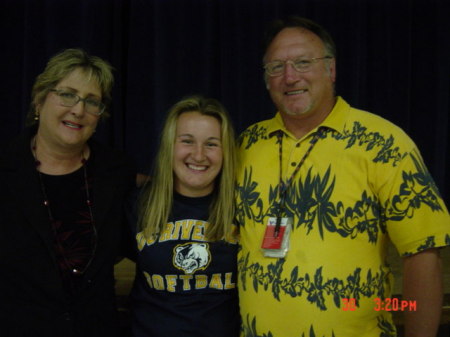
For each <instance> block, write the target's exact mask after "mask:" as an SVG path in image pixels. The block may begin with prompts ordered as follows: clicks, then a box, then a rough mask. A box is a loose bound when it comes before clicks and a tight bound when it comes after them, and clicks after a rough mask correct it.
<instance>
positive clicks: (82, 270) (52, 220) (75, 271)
mask: <svg viewBox="0 0 450 337" xmlns="http://www.w3.org/2000/svg"><path fill="white" fill-rule="evenodd" d="M32 153H33V157H34V162H35V165H36V171H37V172H38V176H39V182H40V187H41V192H42V195H43V197H44V201H43V205H44V206H45V208H46V209H47V214H48V218H49V220H50V224H51V226H52V230H53V234H54V237H55V241H56V245H57V247H58V249H59V251H60V252H61V255H62V257H63V259H64V262H65V264H66V266H68V267H70V268H71V269H72V270H71V272H72V274H73V275H76V276H79V275H83V274H84V273H85V272H86V270H87V268H88V267H89V265H90V264H91V263H92V260H93V259H94V255H95V251H96V249H97V229H96V227H95V224H94V217H93V212H92V205H93V203H92V201H91V198H90V194H89V184H88V176H87V169H86V162H87V161H86V159H85V158H84V149H83V151H82V152H81V164H82V167H83V172H84V187H85V191H86V205H87V207H88V210H89V216H90V223H91V225H92V233H93V235H92V245H91V246H92V254H91V257H90V259H89V261H88V262H87V263H86V265H85V266H84V268H81V267H71V266H70V263H69V261H68V260H67V258H66V256H65V255H64V254H63V252H64V249H63V245H62V243H61V241H60V240H59V239H58V235H57V229H56V227H55V218H54V217H53V214H52V210H51V208H50V201H49V199H48V196H47V191H46V188H45V184H44V180H43V179H42V173H41V171H40V170H39V167H40V166H41V162H40V161H39V160H38V158H37V155H36V137H35V138H34V139H33V146H32Z"/></svg>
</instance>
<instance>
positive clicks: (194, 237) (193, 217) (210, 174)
mask: <svg viewBox="0 0 450 337" xmlns="http://www.w3.org/2000/svg"><path fill="white" fill-rule="evenodd" d="M235 164H236V159H235V144H234V132H233V129H232V125H231V122H230V119H229V117H228V114H227V113H226V111H225V109H224V108H223V106H222V105H221V104H220V103H219V102H217V101H216V100H213V99H206V98H202V97H198V96H194V97H189V98H186V99H184V100H182V101H180V102H178V103H177V104H175V105H174V106H173V107H172V109H171V110H170V111H169V113H168V116H167V119H166V122H165V125H164V128H163V132H162V135H161V143H160V148H159V153H158V155H157V159H156V165H155V167H154V172H153V175H152V178H151V180H150V182H149V183H148V184H147V185H146V186H145V187H144V191H143V193H142V196H141V198H140V204H139V205H140V208H139V221H138V229H137V233H136V240H137V254H138V255H137V274H136V280H135V283H134V287H133V291H132V306H133V326H132V328H133V335H134V336H136V337H144V336H145V337H148V336H152V337H163V336H164V337H166V336H177V337H183V336H186V337H187V336H189V337H192V336H196V337H201V336H205V337H206V336H208V337H210V336H215V337H221V336H223V337H233V336H238V335H239V326H240V321H239V307H238V298H237V292H236V253H237V244H236V233H235V229H234V227H233V225H232V223H233V216H234V205H233V202H234V198H233V196H234V177H235Z"/></svg>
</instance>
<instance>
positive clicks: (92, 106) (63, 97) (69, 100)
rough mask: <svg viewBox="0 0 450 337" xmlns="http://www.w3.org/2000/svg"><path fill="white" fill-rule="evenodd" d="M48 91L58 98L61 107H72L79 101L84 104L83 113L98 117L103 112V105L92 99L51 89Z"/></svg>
mask: <svg viewBox="0 0 450 337" xmlns="http://www.w3.org/2000/svg"><path fill="white" fill-rule="evenodd" d="M50 91H52V92H54V93H55V94H56V95H57V96H58V97H59V100H60V104H61V105H62V106H66V107H72V106H74V105H75V104H77V103H78V102H80V101H81V102H83V103H84V111H86V112H88V113H90V114H93V115H96V116H100V115H101V114H102V113H103V112H104V111H105V107H106V106H105V104H103V103H102V102H101V101H99V100H96V99H94V98H91V97H86V98H81V97H80V96H78V95H77V94H74V93H73V92H70V91H65V90H62V89H52V90H50Z"/></svg>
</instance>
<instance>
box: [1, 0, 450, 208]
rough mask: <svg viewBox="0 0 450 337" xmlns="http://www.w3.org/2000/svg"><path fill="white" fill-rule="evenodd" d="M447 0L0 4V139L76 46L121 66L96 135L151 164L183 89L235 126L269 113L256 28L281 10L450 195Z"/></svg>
mask: <svg viewBox="0 0 450 337" xmlns="http://www.w3.org/2000/svg"><path fill="white" fill-rule="evenodd" d="M447 7H448V3H447V1H446V0H394V1H393V0H334V1H333V0H128V1H126V0H77V1H75V0H0V41H1V44H2V47H1V51H0V64H1V66H0V76H1V79H2V80H1V82H0V102H1V104H2V108H3V109H2V111H1V114H0V140H4V139H8V138H11V137H12V136H14V135H16V134H18V133H19V132H20V130H21V129H22V128H23V125H24V120H25V115H26V113H27V111H28V107H29V100H30V91H31V86H32V84H33V82H34V79H35V77H36V75H38V74H39V73H40V72H41V71H42V70H43V68H44V66H45V64H46V62H47V60H48V59H49V58H50V57H51V56H52V55H54V54H55V53H57V52H59V51H60V50H62V49H64V48H70V47H82V48H84V49H86V50H87V51H88V52H90V53H92V54H95V55H98V56H100V57H103V58H105V59H107V60H108V61H110V62H111V63H112V64H113V66H114V67H115V69H116V72H115V76H116V85H115V87H114V93H113V94H114V95H113V104H112V110H111V113H112V117H111V118H110V119H109V120H108V121H107V122H106V123H104V124H103V125H101V126H100V127H99V128H98V130H97V133H96V135H95V137H96V138H99V139H101V140H102V141H104V142H106V143H108V144H110V145H113V146H115V147H117V148H121V149H124V150H125V151H126V152H128V153H129V154H130V155H131V156H132V157H134V158H135V159H136V162H137V164H138V167H139V169H140V171H142V172H148V170H149V167H150V165H151V162H152V159H153V156H154V154H155V149H156V147H157V139H158V135H159V132H160V126H161V122H162V120H163V115H164V113H165V112H166V110H167V109H168V108H169V107H170V106H171V105H172V104H173V103H174V102H176V101H177V100H179V99H180V98H182V97H183V96H185V95H188V94H193V93H202V94H205V95H207V96H213V97H215V98H217V99H219V100H221V101H222V102H223V103H224V105H225V106H226V107H227V108H228V110H229V111H230V113H231V115H232V117H233V121H234V123H235V127H236V129H237V131H238V132H240V131H242V130H243V129H244V128H245V127H246V126H248V125H249V124H250V123H253V122H255V121H258V120H260V119H266V118H269V117H271V116H272V115H273V113H274V112H275V108H274V107H273V105H272V103H271V101H270V99H269V96H268V94H267V92H266V89H265V87H264V83H263V73H262V68H261V58H262V48H261V40H262V36H263V31H264V29H265V27H266V25H267V23H268V22H269V21H271V20H272V19H274V18H277V17H281V16H285V15H288V14H297V15H302V16H306V17H309V18H311V19H313V20H316V21H317V22H319V23H321V24H322V25H324V26H325V27H326V28H327V29H328V30H329V31H330V33H331V34H332V35H333V37H334V39H335V42H336V44H337V50H338V57H337V86H336V91H337V94H338V95H342V96H343V97H344V98H345V99H346V100H347V101H348V102H349V103H350V104H351V105H353V106H355V107H357V108H361V109H364V110H369V111H371V112H374V113H376V114H379V115H381V116H383V117H385V118H387V119H389V120H391V121H393V122H394V123H396V124H398V125H399V126H400V127H402V128H403V129H404V130H405V131H406V132H407V133H408V134H409V135H410V136H411V137H412V138H413V139H414V141H415V142H416V143H417V144H418V146H419V148H420V149H421V152H422V155H423V157H424V159H425V162H426V163H427V165H428V168H429V169H430V171H431V173H432V175H433V176H434V178H435V180H436V183H437V185H438V187H439V188H440V191H441V193H442V194H443V195H444V197H445V199H446V201H447V204H448V202H449V197H450V195H449V194H450V173H449V172H450V159H449V157H450V151H449V145H450V144H449V113H450V20H449V12H448V9H447Z"/></svg>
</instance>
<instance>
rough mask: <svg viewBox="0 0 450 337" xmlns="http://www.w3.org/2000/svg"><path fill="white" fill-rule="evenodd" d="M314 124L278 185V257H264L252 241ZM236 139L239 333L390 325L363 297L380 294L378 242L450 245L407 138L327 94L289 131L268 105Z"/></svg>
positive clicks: (386, 293)
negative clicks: (287, 225)
mask: <svg viewBox="0 0 450 337" xmlns="http://www.w3.org/2000/svg"><path fill="white" fill-rule="evenodd" d="M319 130H320V138H319V140H318V141H317V143H316V144H315V145H314V146H313V149H312V150H311V152H310V153H309V154H308V155H307V157H306V159H305V161H304V163H303V165H302V166H301V168H300V170H299V171H298V173H297V174H296V175H295V177H294V179H293V182H292V184H291V185H290V186H289V188H288V189H287V192H286V193H287V194H286V198H285V204H284V205H283V206H284V208H283V209H284V210H285V215H286V216H288V217H292V218H293V226H292V232H291V235H290V250H289V252H288V253H287V256H286V257H285V258H280V259H276V258H266V257H264V256H263V254H262V251H261V248H260V247H261V242H262V238H263V234H264V231H265V226H266V223H267V221H268V218H269V217H275V216H277V210H278V209H279V203H280V186H281V185H282V183H286V181H287V180H288V179H289V178H290V177H291V175H292V173H293V172H294V171H295V168H296V166H297V165H298V162H299V160H300V159H301V158H302V157H304V155H305V153H306V151H307V150H308V149H309V148H310V146H311V145H310V143H311V141H312V139H313V138H314V136H315V135H316V133H317V132H318V131H319ZM279 132H282V133H283V137H282V142H281V143H282V165H281V167H282V172H281V177H280V169H279V167H280V160H279V158H280V154H279V153H280V151H279V147H280V137H278V136H277V135H279ZM239 143H240V150H241V151H240V155H241V167H240V170H239V175H238V184H237V220H238V223H239V225H240V232H241V243H240V244H241V249H240V252H239V256H238V269H239V282H238V286H239V291H240V294H239V296H240V306H241V314H242V320H243V331H242V336H245V337H294V336H296V337H297V336H298V337H303V336H304V337H313V336H317V337H350V336H358V337H366V336H367V337H369V336H370V337H372V336H373V337H375V336H376V337H379V336H380V337H381V336H386V337H388V336H396V331H395V326H394V324H393V323H392V318H391V315H390V312H389V311H387V310H376V306H375V302H374V301H375V300H376V299H388V298H390V297H391V296H392V294H391V292H392V286H393V277H392V273H391V270H390V268H389V265H388V263H387V262H386V246H387V244H388V243H389V241H392V243H393V244H394V246H395V247H396V248H397V250H398V251H399V253H400V254H401V255H402V256H407V255H410V254H414V253H417V252H420V251H422V250H425V249H427V248H431V247H441V246H446V245H450V217H449V214H448V211H447V209H446V206H445V204H444V202H443V200H442V198H441V196H440V195H439V192H438V189H437V187H436V185H435V183H434V181H433V179H432V177H431V176H430V174H429V172H428V170H427V168H426V166H425V164H424V163H423V160H422V157H421V155H420V153H419V151H418V149H417V148H416V146H415V144H414V143H413V141H412V140H411V139H410V138H409V137H408V136H407V135H406V134H405V133H404V132H403V131H402V130H401V129H400V128H398V127H397V126H395V125H393V124H392V123H390V122H388V121H387V120H385V119H383V118H381V117H379V116H377V115H374V114H371V113H368V112H365V111H361V110H357V109H354V108H352V107H350V106H349V105H348V104H347V103H346V102H345V101H344V100H343V99H342V98H340V97H339V98H338V100H337V103H336V105H335V107H334V109H333V111H332V112H331V113H330V115H329V116H328V117H327V118H326V120H325V121H324V122H323V123H322V124H321V125H320V126H319V127H318V128H317V129H315V130H312V131H311V132H310V133H309V134H308V135H306V136H305V137H303V138H302V139H300V140H297V139H296V138H295V137H293V136H292V135H291V134H290V133H289V131H287V130H286V129H285V128H284V125H283V122H282V119H281V117H280V115H279V114H277V115H276V116H275V117H274V118H273V119H270V120H266V121H262V122H260V123H257V124H254V125H252V126H250V127H249V128H248V129H247V130H246V131H244V132H243V133H242V134H241V136H240V139H239ZM280 181H281V182H282V183H280ZM348 301H353V303H354V304H355V307H354V308H352V310H348V308H347V307H346V305H345V304H346V303H348Z"/></svg>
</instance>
